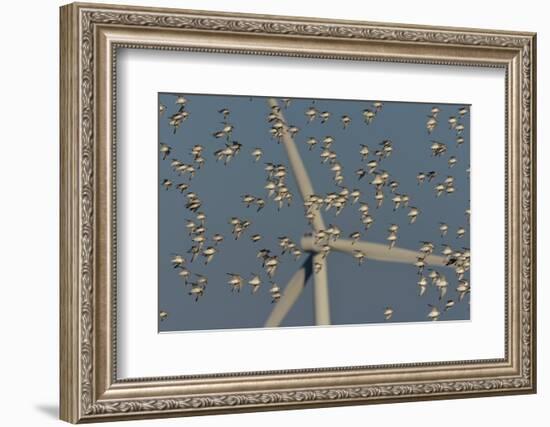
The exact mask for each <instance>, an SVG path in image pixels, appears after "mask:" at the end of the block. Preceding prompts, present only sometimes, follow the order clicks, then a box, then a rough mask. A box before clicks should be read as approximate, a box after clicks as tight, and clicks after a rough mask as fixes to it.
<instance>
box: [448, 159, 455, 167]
mask: <svg viewBox="0 0 550 427" xmlns="http://www.w3.org/2000/svg"><path fill="white" fill-rule="evenodd" d="M456 162H457V160H456V157H455V156H451V157H449V160H448V163H449V167H450V168H452V167H453V166H454V165H456Z"/></svg>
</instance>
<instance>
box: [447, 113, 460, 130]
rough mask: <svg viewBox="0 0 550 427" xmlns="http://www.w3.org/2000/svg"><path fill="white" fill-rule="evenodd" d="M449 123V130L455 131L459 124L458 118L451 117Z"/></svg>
mask: <svg viewBox="0 0 550 427" xmlns="http://www.w3.org/2000/svg"><path fill="white" fill-rule="evenodd" d="M447 122H449V129H454V128H455V127H456V125H457V123H458V120H457V118H456V117H454V116H451V117H449V119H448V120H447Z"/></svg>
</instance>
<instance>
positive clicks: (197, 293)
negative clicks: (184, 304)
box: [189, 283, 204, 302]
mask: <svg viewBox="0 0 550 427" xmlns="http://www.w3.org/2000/svg"><path fill="white" fill-rule="evenodd" d="M191 285H192V287H191V290H190V291H189V295H191V296H193V297H195V302H197V301H198V300H199V298H200V297H202V296H203V295H204V288H203V287H202V286H200V285H197V284H196V283H192V284H191Z"/></svg>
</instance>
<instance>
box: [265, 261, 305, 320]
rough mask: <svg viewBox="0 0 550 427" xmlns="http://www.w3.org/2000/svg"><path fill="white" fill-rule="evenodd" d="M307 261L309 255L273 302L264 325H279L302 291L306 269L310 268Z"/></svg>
mask: <svg viewBox="0 0 550 427" xmlns="http://www.w3.org/2000/svg"><path fill="white" fill-rule="evenodd" d="M308 262H309V263H310V262H311V257H309V258H308V260H307V261H306V262H305V263H304V265H302V267H300V269H299V270H298V271H297V272H296V273H294V276H292V278H291V279H290V281H289V282H288V284H287V285H286V287H285V289H284V291H283V294H282V295H281V299H279V301H277V302H276V303H275V307H274V308H273V311H271V314H270V315H269V317H268V318H267V320H266V322H265V326H266V327H268V328H275V327H277V326H279V325H280V324H281V322H282V321H283V319H284V318H285V316H286V315H287V313H288V312H289V311H290V309H291V308H292V306H293V305H294V303H295V302H296V300H297V299H298V297H299V296H300V294H301V293H302V290H303V289H304V286H305V285H306V280H307V275H306V269H307V268H310V269H311V267H308V265H307V264H308Z"/></svg>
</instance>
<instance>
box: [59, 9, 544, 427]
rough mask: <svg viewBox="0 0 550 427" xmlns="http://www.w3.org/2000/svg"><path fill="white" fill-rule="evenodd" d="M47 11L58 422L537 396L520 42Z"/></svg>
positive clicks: (532, 53)
mask: <svg viewBox="0 0 550 427" xmlns="http://www.w3.org/2000/svg"><path fill="white" fill-rule="evenodd" d="M60 21H61V49H60V52H61V85H60V87H61V94H60V96H61V98H60V99H61V112H60V134H61V166H62V169H61V207H60V209H61V238H60V240H61V283H60V293H61V303H60V306H61V313H60V325H61V335H60V336H61V349H60V372H61V378H60V384H61V397H60V399H61V405H60V406H61V411H60V412H61V418H62V419H63V420H65V421H68V422H72V423H79V422H92V421H112V420H124V419H136V418H155V417H170V416H186V415H201V414H216V413H227V412H243V411H259V410H276V409H277V410H280V409H286V408H307V407H319V406H330V405H352V404H369V403H385V402H400V401H410V400H429V399H443V398H462V397H479V396H488V395H496V394H520V393H534V392H535V391H536V335H535V326H536V318H535V315H536V311H535V308H536V304H535V303H536V300H535V295H536V292H535V291H536V288H535V277H536V270H535V269H536V254H535V247H536V245H535V236H536V221H535V212H536V191H535V190H536V185H535V176H536V174H535V154H536V150H535V122H536V120H535V105H536V102H535V93H536V90H535V88H536V86H535V83H536V75H535V71H536V46H535V40H536V37H535V34H533V33H519V32H507V31H494V30H480V29H463V28H439V27H423V26H412V25H402V24H382V23H369V22H354V21H331V20H323V19H315V18H296V17H282V16H263V15H244V14H230V13H217V12H201V11H190V10H174V9H158V8H142V7H129V6H110V5H94V4H78V3H75V4H70V5H67V6H63V7H62V8H61V20H60Z"/></svg>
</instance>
